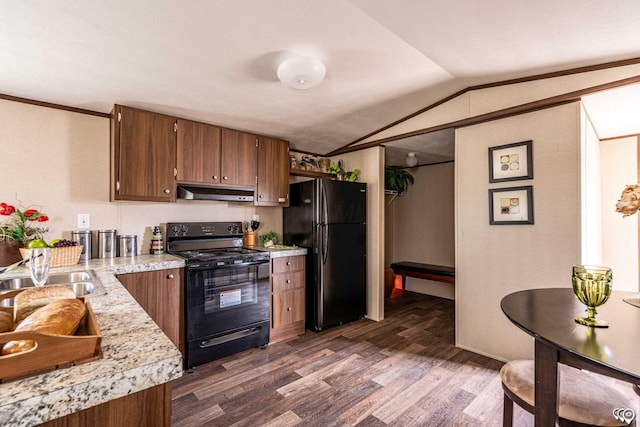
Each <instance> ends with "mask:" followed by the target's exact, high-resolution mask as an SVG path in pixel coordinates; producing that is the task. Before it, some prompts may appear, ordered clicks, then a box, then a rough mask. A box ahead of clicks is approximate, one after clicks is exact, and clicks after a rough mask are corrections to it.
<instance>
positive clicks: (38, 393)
mask: <svg viewBox="0 0 640 427" xmlns="http://www.w3.org/2000/svg"><path fill="white" fill-rule="evenodd" d="M181 267H184V260H182V259H181V258H178V257H174V256H171V255H141V256H137V257H132V258H113V259H109V260H102V259H95V260H91V261H89V262H87V263H83V264H76V265H73V266H69V267H60V268H52V269H51V273H55V272H62V271H76V270H83V269H93V270H95V271H96V273H97V275H98V277H99V278H100V280H101V281H102V283H103V285H104V288H105V290H106V292H107V293H106V294H105V295H98V296H95V297H90V301H91V306H92V308H93V311H94V312H95V314H96V318H97V320H98V324H99V326H100V330H101V332H102V344H101V347H102V351H103V355H104V357H103V358H102V359H101V360H97V361H95V362H90V363H85V364H82V365H78V366H74V367H71V368H66V369H59V370H56V371H53V372H49V373H45V374H41V375H36V376H32V377H27V378H24V379H20V380H15V381H10V382H8V383H6V384H0V426H31V425H34V424H38V423H41V422H44V421H48V420H52V419H55V418H59V417H62V416H64V415H67V414H70V413H73V412H78V411H80V410H82V409H85V408H88V407H91V406H95V405H98V404H101V403H104V402H107V401H110V400H113V399H117V398H119V397H122V396H127V395H130V394H132V393H135V392H138V391H140V390H144V389H147V388H149V387H153V386H156V385H160V384H164V383H166V382H169V381H171V380H173V379H176V378H179V377H180V376H181V375H182V357H181V355H180V352H179V351H178V349H177V348H176V347H175V346H174V345H173V344H172V343H171V341H169V339H168V338H167V337H166V335H165V334H164V333H163V332H162V331H161V330H160V329H159V328H158V326H157V325H156V324H155V323H154V322H153V321H152V320H151V318H150V317H149V316H148V315H147V314H146V313H145V312H144V310H143V309H142V308H141V307H140V306H139V305H138V303H137V302H136V301H135V300H134V299H133V297H131V295H130V294H129V293H128V292H127V291H126V289H125V288H124V287H123V286H122V285H121V284H120V282H119V281H118V280H117V279H116V278H115V276H114V274H123V273H133V272H141V271H153V270H163V269H167V268H181ZM28 275H29V273H28V270H27V269H26V268H24V267H20V268H18V269H16V270H14V271H12V272H9V273H5V274H3V275H2V276H0V278H1V279H6V278H11V277H17V276H28Z"/></svg>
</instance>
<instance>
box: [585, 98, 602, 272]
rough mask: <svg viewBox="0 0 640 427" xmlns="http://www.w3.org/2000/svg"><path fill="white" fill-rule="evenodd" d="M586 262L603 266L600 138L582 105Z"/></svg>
mask: <svg viewBox="0 0 640 427" xmlns="http://www.w3.org/2000/svg"><path fill="white" fill-rule="evenodd" d="M580 124H581V132H580V137H581V153H582V156H581V168H580V170H581V182H582V187H581V190H580V191H581V195H582V207H581V209H582V211H581V216H582V225H581V227H582V228H581V230H582V231H581V232H582V248H581V252H582V255H581V259H580V262H581V263H582V264H587V265H602V215H601V210H602V197H601V189H600V187H601V185H600V183H601V181H602V178H601V175H602V171H601V168H600V140H599V139H598V135H597V134H596V131H595V129H594V128H593V125H592V124H591V122H590V121H589V119H588V118H587V114H586V112H585V110H584V108H583V106H582V105H581V107H580Z"/></svg>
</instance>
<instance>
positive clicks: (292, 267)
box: [271, 255, 304, 273]
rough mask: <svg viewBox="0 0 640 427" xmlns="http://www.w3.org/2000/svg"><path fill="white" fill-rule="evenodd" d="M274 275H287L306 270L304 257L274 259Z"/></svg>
mask: <svg viewBox="0 0 640 427" xmlns="http://www.w3.org/2000/svg"><path fill="white" fill-rule="evenodd" d="M271 262H272V271H271V272H272V273H286V272H288V271H297V270H304V256H302V255H298V256H286V257H281V258H273V259H272V260H271Z"/></svg>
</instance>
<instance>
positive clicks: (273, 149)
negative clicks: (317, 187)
mask: <svg viewBox="0 0 640 427" xmlns="http://www.w3.org/2000/svg"><path fill="white" fill-rule="evenodd" d="M257 194H258V196H257V198H256V200H255V203H254V204H255V205H257V206H289V143H288V142H286V141H280V140H277V139H272V138H265V137H260V139H259V142H258V187H257Z"/></svg>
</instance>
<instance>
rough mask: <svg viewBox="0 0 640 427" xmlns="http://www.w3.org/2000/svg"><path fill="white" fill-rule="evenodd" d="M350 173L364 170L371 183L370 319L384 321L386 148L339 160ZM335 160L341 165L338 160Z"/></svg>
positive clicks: (361, 178) (363, 179)
mask: <svg viewBox="0 0 640 427" xmlns="http://www.w3.org/2000/svg"><path fill="white" fill-rule="evenodd" d="M339 158H340V159H342V160H344V164H345V169H346V170H349V171H351V170H354V169H360V175H359V176H358V181H360V182H366V183H367V318H369V319H373V320H376V321H378V320H382V319H384V224H385V217H384V148H383V147H373V148H369V149H367V150H361V151H355V152H353V153H348V154H343V155H341V156H339ZM332 160H334V161H337V160H338V159H337V158H333V159H332Z"/></svg>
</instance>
